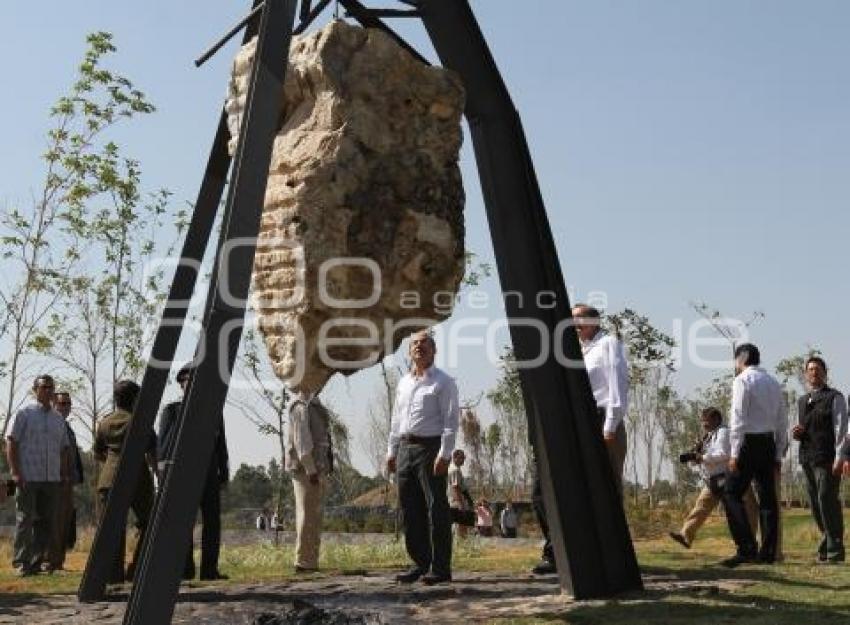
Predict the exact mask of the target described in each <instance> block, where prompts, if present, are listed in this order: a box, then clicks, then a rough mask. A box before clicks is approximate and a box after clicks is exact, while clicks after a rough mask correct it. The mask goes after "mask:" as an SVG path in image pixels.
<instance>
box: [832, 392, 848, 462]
mask: <svg viewBox="0 0 850 625" xmlns="http://www.w3.org/2000/svg"><path fill="white" fill-rule="evenodd" d="M832 427H833V428H834V429H835V460H836V462H837V461H838V460H839V459H840V458H841V453H842V450H843V449H844V448H845V444H846V442H847V403H846V402H845V401H844V395H842V394H841V393H836V394H835V398H834V399H833V400H832Z"/></svg>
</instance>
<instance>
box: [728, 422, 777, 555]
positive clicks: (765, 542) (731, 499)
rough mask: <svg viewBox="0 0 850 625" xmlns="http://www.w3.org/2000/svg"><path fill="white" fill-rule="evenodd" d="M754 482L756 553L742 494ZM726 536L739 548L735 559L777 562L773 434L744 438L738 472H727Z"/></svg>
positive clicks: (753, 435) (752, 435) (774, 445)
mask: <svg viewBox="0 0 850 625" xmlns="http://www.w3.org/2000/svg"><path fill="white" fill-rule="evenodd" d="M753 480H755V482H756V495H757V496H758V500H759V527H760V528H761V536H762V545H761V550H758V548H757V545H756V539H755V536H753V531H752V529H750V524H749V522H748V521H747V511H746V508H745V506H744V501H743V497H744V493H745V492H746V490H747V489H748V488H749V487H750V482H752V481H753ZM723 504H724V508H726V520H727V521H728V523H729V532H730V533H731V534H732V539H733V540H734V541H735V545H736V546H737V548H738V555H741V556H744V557H748V558H753V557H755V556H756V555H758V557H759V559H761V560H763V561H765V562H774V561H775V560H776V543H777V539H778V536H779V503H778V501H777V499H776V444H775V443H774V441H773V433H764V434H745V435H744V442H743V444H742V445H741V451H740V453H739V454H738V470H737V471H735V472H729V473H728V474H727V477H726V489H725V492H724V497H723Z"/></svg>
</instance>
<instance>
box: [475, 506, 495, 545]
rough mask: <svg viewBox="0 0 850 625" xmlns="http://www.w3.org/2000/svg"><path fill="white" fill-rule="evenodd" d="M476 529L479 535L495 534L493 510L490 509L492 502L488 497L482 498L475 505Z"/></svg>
mask: <svg viewBox="0 0 850 625" xmlns="http://www.w3.org/2000/svg"><path fill="white" fill-rule="evenodd" d="M475 516H476V519H475V529H476V530H477V531H478V535H479V536H488V537H489V536H492V535H493V511H492V510H491V509H490V502H488V501H487V500H486V499H481V500H479V501H478V504H477V505H476V506H475Z"/></svg>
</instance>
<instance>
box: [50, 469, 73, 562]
mask: <svg viewBox="0 0 850 625" xmlns="http://www.w3.org/2000/svg"><path fill="white" fill-rule="evenodd" d="M76 520H77V518H76V514H75V513H74V485H73V484H72V483H71V482H62V483H61V485H60V486H59V494H58V497H57V499H56V517H55V518H54V523H53V532H52V533H51V535H50V544H49V545H48V546H47V562H48V563H49V564H50V566H51V568H54V569H61V568H62V567H63V566H64V564H65V551H67V550H68V549H70V548H71V547H73V546H74V543H73V541H72V540H71V538H72V537H75V536H76V528H75V527H74V524H75V523H76Z"/></svg>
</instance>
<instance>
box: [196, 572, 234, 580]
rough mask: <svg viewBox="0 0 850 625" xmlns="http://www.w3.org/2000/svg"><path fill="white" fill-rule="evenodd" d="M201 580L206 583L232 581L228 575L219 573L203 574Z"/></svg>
mask: <svg viewBox="0 0 850 625" xmlns="http://www.w3.org/2000/svg"><path fill="white" fill-rule="evenodd" d="M200 578H201V579H203V580H206V581H216V580H220V579H230V577H228V576H227V575H224V574H223V573H220V572H218V571H213V572H212V573H201V577H200Z"/></svg>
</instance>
